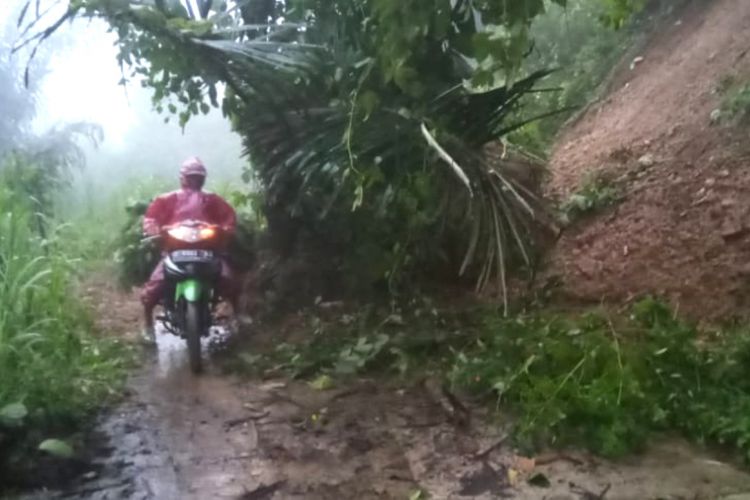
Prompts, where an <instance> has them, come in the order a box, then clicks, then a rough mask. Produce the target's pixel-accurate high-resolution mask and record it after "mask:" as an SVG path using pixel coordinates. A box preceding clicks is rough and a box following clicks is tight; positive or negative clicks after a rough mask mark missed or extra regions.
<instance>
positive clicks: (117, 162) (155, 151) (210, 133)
mask: <svg viewBox="0 0 750 500" xmlns="http://www.w3.org/2000/svg"><path fill="white" fill-rule="evenodd" d="M23 3H24V2H23V1H22V0H3V1H2V2H0V35H2V36H1V37H0V39H1V40H2V42H3V43H2V51H3V52H4V53H5V54H3V55H2V57H0V64H11V65H16V67H17V68H19V71H16V75H19V76H21V75H23V70H24V69H25V67H26V64H27V60H28V51H22V52H21V53H17V54H15V55H9V54H8V52H9V49H10V46H11V45H12V44H13V43H14V42H15V41H16V40H17V39H18V35H19V32H18V30H17V28H16V21H17V18H18V15H19V12H20V10H21V7H22V5H23ZM114 43H115V36H114V35H113V34H111V33H108V32H107V26H106V24H105V23H104V22H102V21H99V20H80V19H79V20H76V21H75V22H73V23H72V24H69V25H67V26H65V27H64V29H62V30H61V31H60V32H59V33H56V34H55V35H53V37H52V38H50V39H49V40H47V41H46V42H44V43H43V44H42V46H41V48H40V51H39V53H38V55H37V57H36V58H35V61H34V63H33V64H32V66H31V68H30V73H29V77H30V78H29V88H28V89H22V91H20V92H17V95H16V96H15V97H14V99H15V100H16V101H18V100H33V101H34V104H35V106H31V108H33V109H35V114H34V116H33V118H31V119H29V120H28V121H29V123H30V128H31V130H30V132H32V133H34V134H43V133H44V132H45V131H48V130H50V129H51V128H54V127H60V126H62V125H64V124H67V123H74V122H89V123H93V124H97V125H99V126H100V127H101V129H102V132H103V138H102V140H101V142H100V143H99V144H98V146H94V145H93V144H91V143H90V142H89V141H79V144H80V146H81V147H82V149H83V151H84V152H85V157H86V161H85V165H84V166H83V167H82V169H81V170H80V171H78V172H77V173H76V175H75V180H74V182H73V186H72V189H74V190H76V191H77V192H78V193H79V194H80V197H79V199H80V201H82V202H83V203H82V204H81V206H82V207H83V206H85V207H87V208H88V209H89V210H93V209H95V207H96V206H97V205H99V204H100V203H101V202H106V201H107V200H108V199H109V198H111V197H113V196H116V195H119V196H117V197H121V195H122V194H123V193H127V191H128V189H129V186H133V189H136V188H135V186H137V189H138V190H140V191H144V192H153V188H154V187H158V188H160V189H161V188H164V189H167V188H169V189H172V188H176V187H177V170H178V168H179V165H180V163H181V162H182V161H183V160H184V159H185V158H187V157H189V156H198V157H200V158H201V159H202V160H203V161H204V163H205V164H206V166H207V168H208V172H209V177H208V181H207V189H220V188H222V186H223V187H224V188H226V186H227V185H228V183H234V181H239V179H240V175H241V172H242V166H243V165H244V164H245V163H246V160H245V159H243V158H241V151H242V148H241V144H240V139H239V137H238V136H237V135H236V134H234V133H233V132H232V131H231V129H230V125H229V121H228V120H226V119H224V117H223V116H222V115H221V111H220V110H216V109H212V110H211V112H210V113H209V114H207V115H204V116H197V117H193V118H192V119H191V120H190V121H189V122H188V124H187V125H186V127H185V129H184V131H183V130H182V129H181V128H180V126H179V125H178V124H177V120H176V119H172V120H171V121H170V123H165V122H164V119H165V118H166V117H167V116H169V115H168V114H159V113H157V112H156V110H154V108H153V106H152V102H151V91H150V90H148V89H144V88H142V87H141V85H140V82H139V81H138V80H137V79H130V80H129V81H128V82H127V83H126V84H125V85H121V84H120V82H121V81H122V79H123V74H122V72H121V69H120V67H119V66H118V63H117V60H116V54H117V49H116V47H115V46H114ZM125 72H126V74H127V68H126V69H125ZM17 84H18V85H23V82H17ZM27 104H28V103H27ZM14 105H15V103H14V102H9V100H8V98H7V96H6V99H5V101H3V100H2V99H0V107H5V108H6V109H5V110H2V109H0V112H2V113H6V112H8V110H9V109H10V108H11V107H12V106H14ZM27 107H28V106H27ZM32 112H33V111H32ZM27 118H28V117H27ZM150 188H151V189H150Z"/></svg>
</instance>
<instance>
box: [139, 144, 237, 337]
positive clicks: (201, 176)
mask: <svg viewBox="0 0 750 500" xmlns="http://www.w3.org/2000/svg"><path fill="white" fill-rule="evenodd" d="M205 181H206V167H205V166H204V165H203V162H202V161H201V160H200V159H199V158H197V157H193V158H189V159H187V160H185V162H184V163H183V164H182V167H181V168H180V189H179V190H177V191H172V192H171V193H165V194H162V195H160V196H158V197H157V198H156V199H155V200H154V201H153V202H151V205H149V207H148V209H147V210H146V214H145V215H144V217H143V232H144V233H145V234H146V235H147V236H157V235H159V234H161V232H162V230H163V229H164V228H165V227H167V226H170V225H173V224H176V223H179V222H182V221H186V220H198V221H202V222H206V223H209V224H214V225H216V226H218V227H219V229H220V233H221V234H223V235H224V236H226V237H224V238H218V239H217V241H216V246H217V248H216V249H215V250H219V251H220V250H223V249H224V247H225V246H226V242H227V241H228V240H229V238H228V237H229V236H231V235H233V234H234V232H235V229H236V227H237V214H236V213H235V211H234V209H233V208H232V206H231V205H229V203H227V202H226V200H224V199H223V198H222V197H221V196H219V195H216V194H213V193H207V192H205V191H203V184H204V183H205ZM164 287H165V281H164V261H163V259H162V261H160V262H159V264H158V265H157V266H156V268H155V269H154V271H153V273H151V277H150V278H149V280H148V282H147V283H146V284H145V285H144V287H143V290H142V292H141V302H142V303H143V317H144V323H145V328H144V331H143V340H144V341H146V342H147V343H150V344H153V343H154V341H155V340H156V336H155V331H154V309H155V307H156V305H157V304H158V303H159V301H160V300H161V298H162V296H163V295H164ZM217 291H218V292H219V295H221V296H222V297H223V298H224V299H226V300H227V301H229V303H230V304H231V305H232V311H233V312H234V314H235V315H236V314H237V312H238V308H237V301H238V298H239V292H240V284H239V282H238V279H237V278H236V276H235V274H234V272H233V271H232V269H231V267H230V266H229V264H228V263H227V261H226V259H223V258H222V259H221V276H220V278H219V282H218V284H217Z"/></svg>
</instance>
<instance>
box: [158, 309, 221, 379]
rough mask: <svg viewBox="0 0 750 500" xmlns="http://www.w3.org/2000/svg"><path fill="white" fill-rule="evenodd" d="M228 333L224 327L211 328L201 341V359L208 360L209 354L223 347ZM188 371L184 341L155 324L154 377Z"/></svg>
mask: <svg viewBox="0 0 750 500" xmlns="http://www.w3.org/2000/svg"><path fill="white" fill-rule="evenodd" d="M229 336H230V331H229V329H228V328H227V327H225V326H213V327H211V332H210V334H209V335H208V336H207V337H204V338H202V339H201V353H202V355H203V359H204V360H206V359H208V356H209V354H210V353H211V352H213V351H216V350H217V349H219V348H221V346H223V345H225V344H226V343H227V341H228V340H229ZM185 370H188V371H189V361H188V354H187V344H186V342H185V339H183V338H180V337H178V336H177V335H175V334H173V333H170V332H169V331H168V330H167V329H166V328H165V327H164V324H163V323H161V322H159V323H157V324H156V375H157V376H158V377H161V378H167V377H169V376H171V375H173V374H175V373H180V374H184V372H185Z"/></svg>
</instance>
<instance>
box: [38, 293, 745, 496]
mask: <svg viewBox="0 0 750 500" xmlns="http://www.w3.org/2000/svg"><path fill="white" fill-rule="evenodd" d="M116 294H117V292H116V291H114V290H111V289H106V288H104V289H101V290H100V293H98V294H97V299H96V300H103V301H112V302H110V303H115V302H113V301H119V302H120V303H124V304H128V303H129V304H130V305H129V306H127V307H122V308H120V309H118V310H119V311H121V312H120V313H118V314H120V316H119V317H118V318H114V319H113V318H110V319H109V320H108V322H109V324H110V325H120V327H122V328H124V327H125V326H126V325H127V326H128V327H129V328H130V329H131V330H132V329H133V325H136V324H137V313H138V307H137V305H133V304H132V300H134V297H133V296H123V295H120V296H119V297H118V296H117V295H116ZM130 306H132V307H130ZM119 331H121V332H122V333H123V334H124V333H125V331H124V330H119ZM250 334H252V332H250ZM130 335H132V334H128V335H125V336H126V337H128V336H130ZM157 338H158V348H157V349H156V350H149V351H144V355H143V363H142V367H141V368H140V369H138V370H137V371H136V372H135V373H134V374H133V375H132V377H131V379H130V382H129V389H130V394H129V396H128V397H127V399H126V401H125V402H123V404H121V405H120V406H119V407H117V408H115V409H114V410H112V411H110V412H109V413H107V414H105V415H103V416H102V417H101V418H100V421H99V423H98V425H97V426H96V429H95V430H94V431H93V432H92V434H94V435H96V436H99V440H100V441H101V443H100V445H99V448H100V450H99V456H98V457H97V458H96V459H94V460H93V461H92V462H91V463H90V465H89V467H88V468H87V469H86V472H85V473H84V474H82V475H81V476H80V477H78V478H76V479H74V480H73V481H72V484H71V485H70V486H69V487H68V488H66V489H65V490H63V491H38V492H35V493H32V494H30V495H27V496H25V497H24V498H25V499H35V500H36V499H60V498H66V499H87V500H104V499H132V500H136V499H137V500H146V499H158V500H173V499H174V500H177V499H180V500H182V499H188V500H190V499H195V500H203V499H237V500H241V499H244V500H269V499H275V500H280V499H312V500H322V499H332V500H333V499H336V500H341V499H375V498H385V499H403V500H405V499H408V498H428V496H427V495H429V498H433V499H453V498H456V499H460V498H476V499H491V498H528V499H548V500H553V499H554V500H565V499H569V500H575V499H587V500H593V499H596V498H599V499H608V500H615V499H639V500H640V499H657V498H664V499H667V498H669V499H681V498H684V499H715V498H724V497H727V498H729V495H735V496H732V497H731V498H734V499H740V498H743V496H742V495H743V494H746V495H747V496H745V498H750V475H748V474H746V473H745V472H742V471H741V470H739V469H738V468H736V467H734V466H732V465H731V464H729V463H726V462H724V461H717V460H715V459H712V458H711V457H710V456H708V455H706V454H705V453H702V452H700V451H698V450H696V449H694V448H692V447H690V446H688V445H686V444H685V443H683V442H682V441H677V440H667V441H663V442H659V443H654V444H653V446H652V448H651V450H650V451H649V452H648V453H646V454H644V455H639V456H634V457H631V458H629V459H628V460H625V461H621V462H617V463H614V462H608V461H604V460H601V459H598V458H595V457H591V456H588V455H586V454H583V453H577V452H569V453H565V454H545V455H540V456H538V457H534V458H532V459H529V458H525V457H520V456H518V455H517V454H516V453H515V451H514V450H513V449H512V448H511V446H510V444H509V443H510V440H509V439H508V438H507V434H506V429H505V427H506V426H505V424H504V423H503V422H502V421H497V418H496V417H493V418H490V417H489V415H488V414H487V413H485V411H484V410H483V409H482V408H478V407H469V411H470V413H471V419H470V424H469V425H464V426H461V425H456V424H455V423H452V420H451V418H449V415H447V414H446V412H445V410H444V409H443V406H442V405H441V403H440V401H438V400H436V399H435V398H434V396H431V395H430V394H431V391H429V390H427V386H426V384H423V383H414V384H412V385H411V386H410V387H402V386H399V385H393V384H392V383H391V382H385V381H382V380H371V379H362V378H352V379H344V378H338V379H335V380H334V382H335V384H334V387H333V388H331V389H329V390H325V391H319V390H315V389H313V388H312V387H310V386H309V385H308V384H307V383H304V382H300V381H291V380H283V379H273V380H260V379H257V380H246V379H238V378H234V377H229V376H226V375H222V374H221V373H220V372H219V369H218V368H219V367H217V366H216V363H215V362H214V363H213V364H212V362H211V356H212V352H211V351H215V350H216V349H221V348H222V346H224V345H226V344H225V342H224V341H225V340H226V336H225V335H224V333H223V332H222V331H217V332H215V334H214V335H213V336H212V338H211V339H209V340H207V342H206V349H205V350H206V351H209V353H208V355H207V357H208V363H207V367H208V368H207V373H205V374H203V375H201V376H194V375H192V374H191V373H190V371H189V367H188V362H187V356H186V350H185V347H184V345H183V342H182V341H180V340H179V339H177V338H175V337H172V336H170V335H169V334H166V333H164V332H159V334H158V336H157ZM214 359H217V357H216V356H214ZM532 477H535V480H536V483H537V484H546V486H544V487H538V486H532V485H531V484H529V483H528V482H527V481H528V480H530V479H531V478H532ZM417 492H422V494H421V495H420V496H417ZM736 495H739V496H736Z"/></svg>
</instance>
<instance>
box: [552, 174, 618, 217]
mask: <svg viewBox="0 0 750 500" xmlns="http://www.w3.org/2000/svg"><path fill="white" fill-rule="evenodd" d="M619 199H620V191H619V189H617V187H616V186H615V185H613V184H612V183H611V182H609V181H608V180H606V179H604V178H602V177H598V176H589V177H588V178H586V179H585V180H584V182H583V184H582V185H581V187H580V188H579V189H578V191H576V192H575V193H573V194H571V195H570V197H569V198H568V199H567V200H565V202H564V203H563V204H562V205H561V206H560V210H561V211H562V213H563V215H564V216H565V218H566V219H567V220H568V221H572V220H575V219H577V218H580V217H582V216H584V215H588V214H591V213H595V212H598V211H599V210H602V209H604V208H606V207H609V206H612V205H614V204H615V203H617V202H618V201H619Z"/></svg>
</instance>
